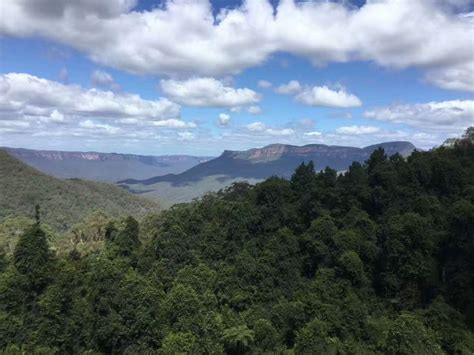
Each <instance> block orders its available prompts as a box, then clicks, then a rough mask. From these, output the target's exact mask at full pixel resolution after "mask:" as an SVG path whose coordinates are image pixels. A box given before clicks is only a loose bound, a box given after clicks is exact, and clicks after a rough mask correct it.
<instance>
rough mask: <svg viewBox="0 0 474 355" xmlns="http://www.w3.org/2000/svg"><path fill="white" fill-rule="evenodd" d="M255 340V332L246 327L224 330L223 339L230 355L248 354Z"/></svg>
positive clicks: (240, 326)
mask: <svg viewBox="0 0 474 355" xmlns="http://www.w3.org/2000/svg"><path fill="white" fill-rule="evenodd" d="M254 338H255V332H254V331H252V330H250V329H249V328H248V327H247V326H246V325H239V326H236V327H232V328H229V329H226V330H224V334H223V336H222V339H223V341H224V345H225V348H226V351H227V353H228V354H230V355H238V354H246V353H248V350H249V349H250V346H251V345H252V343H253V341H254Z"/></svg>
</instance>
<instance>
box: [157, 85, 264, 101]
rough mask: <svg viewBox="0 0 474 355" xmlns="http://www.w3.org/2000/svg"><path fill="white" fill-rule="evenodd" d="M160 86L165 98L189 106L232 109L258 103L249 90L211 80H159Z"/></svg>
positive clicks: (258, 99)
mask: <svg viewBox="0 0 474 355" xmlns="http://www.w3.org/2000/svg"><path fill="white" fill-rule="evenodd" d="M160 86H161V90H162V91H163V93H164V94H165V95H166V96H168V97H170V98H171V99H172V100H174V101H176V102H178V103H181V104H185V105H189V106H201V107H233V106H246V105H251V104H255V103H257V102H259V101H260V95H259V94H258V93H256V92H255V91H253V90H251V89H248V88H237V89H236V88H233V87H229V86H225V85H224V84H223V83H222V82H221V81H218V80H216V79H213V78H192V79H188V80H183V81H179V80H172V79H170V80H161V81H160Z"/></svg>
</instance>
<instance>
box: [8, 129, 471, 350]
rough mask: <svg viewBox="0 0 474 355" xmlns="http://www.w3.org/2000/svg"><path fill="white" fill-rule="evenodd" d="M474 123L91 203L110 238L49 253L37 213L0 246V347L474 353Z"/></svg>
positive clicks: (103, 232) (97, 225)
mask: <svg viewBox="0 0 474 355" xmlns="http://www.w3.org/2000/svg"><path fill="white" fill-rule="evenodd" d="M470 132H471V133H469V131H468V132H467V133H466V135H465V136H464V137H463V139H460V140H458V141H456V143H455V144H454V145H453V146H452V147H451V146H450V147H440V148H437V149H433V150H431V151H428V152H417V151H416V152H414V153H413V154H412V155H410V156H409V157H408V158H406V159H405V158H403V157H402V156H400V155H393V156H391V157H388V156H387V155H386V154H385V152H384V151H383V149H379V150H376V151H375V152H374V153H373V154H372V155H371V157H370V159H369V160H368V161H367V162H366V163H365V164H360V163H353V164H352V165H351V166H350V168H349V169H348V170H347V171H346V172H345V173H343V174H338V173H337V172H336V171H334V170H332V169H329V168H327V169H325V170H323V171H321V172H315V171H314V166H313V164H312V163H308V164H301V165H300V166H299V167H298V168H297V169H296V170H295V172H294V174H293V176H292V177H291V179H289V180H286V179H282V178H277V177H273V178H270V179H267V180H266V181H264V182H262V183H259V184H257V185H255V186H251V185H249V184H246V183H236V184H234V185H232V186H231V187H230V188H228V189H226V190H225V191H220V192H218V193H214V194H209V195H206V196H205V197H204V198H202V199H201V200H197V201H195V202H192V203H188V204H181V205H176V206H174V207H173V208H171V209H170V210H167V211H163V212H161V213H160V214H152V215H149V216H147V217H146V218H145V219H143V220H142V221H141V222H140V223H139V222H137V221H136V220H135V219H134V218H132V217H127V218H123V219H120V220H116V221H110V220H109V219H107V218H101V217H100V216H96V218H94V219H93V220H91V221H93V223H95V224H94V225H93V227H91V228H92V230H93V231H94V232H91V233H92V234H93V233H96V232H97V233H98V235H99V236H98V237H97V238H98V239H101V240H103V247H102V248H94V249H91V250H87V251H84V250H80V249H78V248H77V247H76V244H74V247H73V248H72V250H71V251H69V252H67V253H61V252H54V251H53V250H52V249H51V248H50V247H49V245H48V243H49V242H48V238H47V235H46V233H45V231H44V229H43V227H42V225H41V221H40V220H39V219H38V220H36V221H32V223H30V224H29V225H28V226H27V227H26V228H25V232H24V233H23V234H22V235H21V236H20V238H19V241H18V243H17V244H16V246H15V248H14V251H13V253H3V254H2V255H1V256H0V349H3V350H1V351H0V353H3V354H21V353H36V354H54V353H57V354H63V353H70V354H98V353H104V354H111V353H125V354H176V353H190V354H201V353H206V354H375V353H386V354H443V353H448V354H472V353H473V352H474V335H473V332H472V331H473V329H474V145H473V142H472V130H471V131H470ZM78 222H79V221H78ZM25 223H26V222H25ZM91 223H92V222H91ZM81 228H83V229H81V230H85V228H86V227H84V226H83V227H81ZM76 233H79V232H77V231H76ZM79 239H80V238H79ZM89 241H90V240H89ZM89 241H88V240H86V243H87V242H89Z"/></svg>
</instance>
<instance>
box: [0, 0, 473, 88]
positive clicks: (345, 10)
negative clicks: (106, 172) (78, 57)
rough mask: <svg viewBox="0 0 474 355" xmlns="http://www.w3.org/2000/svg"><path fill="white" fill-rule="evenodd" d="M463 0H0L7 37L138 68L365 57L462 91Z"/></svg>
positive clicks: (208, 70) (205, 70)
mask: <svg viewBox="0 0 474 355" xmlns="http://www.w3.org/2000/svg"><path fill="white" fill-rule="evenodd" d="M466 1H468V0H466ZM466 1H463V0H449V1H448V2H444V1H435V0H426V1H398V0H380V1H367V2H366V3H365V4H364V5H363V6H361V7H360V8H353V7H350V6H348V5H346V2H345V1H340V2H339V1H338V2H333V1H304V2H299V1H298V2H295V1H292V0H284V1H280V2H279V4H278V5H277V7H276V8H275V9H274V8H273V6H272V5H271V4H270V3H269V2H268V1H262V0H248V1H245V2H243V4H242V5H241V6H240V7H236V8H234V9H222V10H220V11H219V12H218V13H217V14H213V9H212V6H211V4H210V2H209V1H206V0H202V1H186V0H168V1H166V2H165V3H164V4H163V5H162V6H158V7H156V8H154V9H152V10H149V11H132V9H133V6H134V3H135V1H131V0H110V1H90V0H78V1H62V2H59V3H58V2H57V1H54V0H43V1H24V0H10V1H7V2H5V3H4V4H2V21H1V22H0V34H4V35H9V36H20V37H27V36H39V37H43V38H47V39H49V40H53V41H57V42H61V43H64V44H67V45H69V46H71V47H74V48H76V49H78V50H80V51H82V52H84V53H86V54H87V55H88V56H89V57H90V58H91V59H92V60H94V61H96V62H98V63H101V64H104V65H107V66H111V67H115V68H118V69H121V70H126V71H129V72H133V73H140V74H169V75H201V76H202V75H204V76H222V75H226V74H235V73H238V72H241V71H242V70H244V69H245V68H249V67H253V66H256V65H259V64H262V63H263V62H264V61H265V60H266V59H268V58H269V57H270V56H271V55H272V54H274V53H277V52H287V53H291V54H293V55H298V56H302V57H305V58H307V59H309V60H310V61H311V62H312V63H314V64H315V65H321V64H324V63H327V62H348V61H351V60H367V61H372V62H375V63H377V64H378V65H381V66H383V67H394V68H407V67H419V68H425V69H429V70H435V71H436V72H437V73H438V75H437V76H438V77H441V78H443V80H442V81H441V82H440V81H438V80H434V81H432V82H433V83H434V84H435V85H439V84H440V83H441V85H442V86H443V87H446V88H451V87H455V88H459V87H461V88H464V87H465V86H464V85H463V86H459V85H458V84H450V83H449V82H448V83H445V80H449V78H450V77H452V75H451V74H452V73H456V72H458V71H459V70H463V71H464V70H466V71H467V74H468V75H467V76H468V77H472V76H473V74H474V73H473V70H474V68H473V66H472V63H473V61H474V60H473V57H472V36H473V27H474V22H473V21H472V16H463V15H459V13H458V12H459V11H465V10H467V9H468V8H466V6H465V5H464V3H465V2H466ZM123 29H127V30H126V31H124V30H123ZM177 39H178V40H177ZM454 76H455V77H457V75H454Z"/></svg>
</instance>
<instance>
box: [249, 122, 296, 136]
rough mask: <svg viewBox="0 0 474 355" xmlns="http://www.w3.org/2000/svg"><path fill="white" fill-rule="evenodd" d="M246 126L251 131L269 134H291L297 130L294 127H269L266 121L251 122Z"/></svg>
mask: <svg viewBox="0 0 474 355" xmlns="http://www.w3.org/2000/svg"><path fill="white" fill-rule="evenodd" d="M245 128H246V129H247V131H249V132H251V133H257V134H260V135H268V136H291V135H293V134H295V130H294V129H292V128H273V127H267V125H266V124H265V123H263V122H260V121H257V122H253V123H250V124H248V125H246V126H245Z"/></svg>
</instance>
